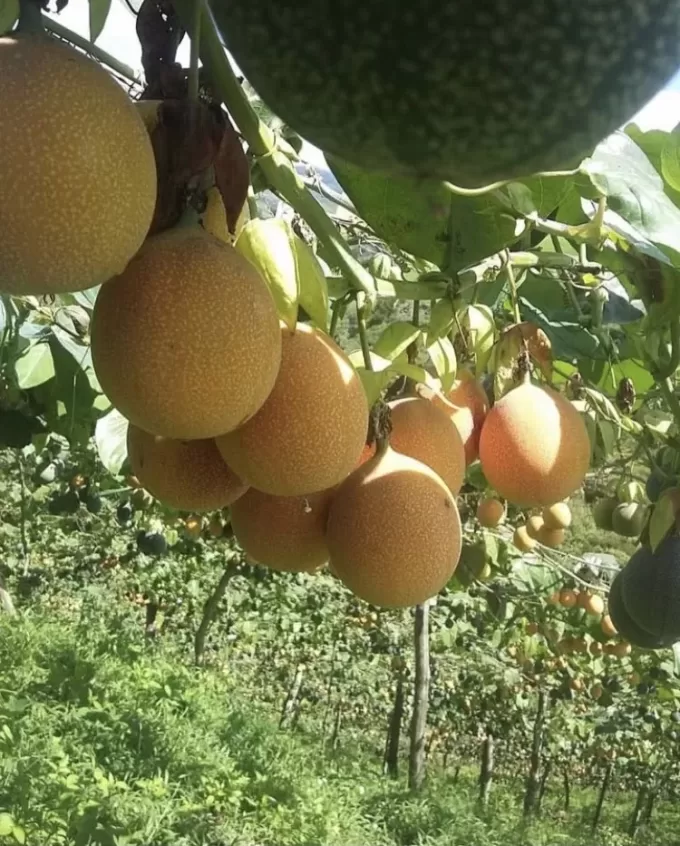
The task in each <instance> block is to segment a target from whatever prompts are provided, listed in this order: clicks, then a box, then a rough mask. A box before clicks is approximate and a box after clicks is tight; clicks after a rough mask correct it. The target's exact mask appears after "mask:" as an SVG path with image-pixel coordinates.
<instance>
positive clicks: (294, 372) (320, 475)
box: [216, 323, 368, 496]
mask: <svg viewBox="0 0 680 846" xmlns="http://www.w3.org/2000/svg"><path fill="white" fill-rule="evenodd" d="M282 335H283V354H282V358H281V369H280V371H279V375H278V377H277V380H276V384H275V385H274V389H273V390H272V392H271V394H270V395H269V397H268V399H267V401H266V402H265V404H264V405H263V406H262V408H261V409H260V410H259V411H258V412H257V414H256V415H255V416H254V417H253V418H252V419H251V420H249V421H248V422H247V423H246V424H245V425H244V426H241V427H240V428H239V429H237V430H236V431H234V432H230V433H229V434H226V435H224V436H222V437H219V438H217V441H216V442H217V446H218V448H219V450H220V452H221V453H222V456H223V457H224V459H225V461H226V462H227V463H228V464H229V466H230V467H231V468H232V470H234V472H235V473H237V474H238V475H239V476H240V477H241V478H242V479H243V480H244V481H245V482H247V483H248V484H250V485H251V486H252V487H254V488H257V489H258V490H260V491H264V492H265V493H270V494H274V495H276V496H299V495H301V494H308V493H314V492H316V491H322V490H326V489H327V488H331V487H333V486H334V485H337V484H338V483H339V482H341V481H342V480H343V479H344V478H345V477H346V476H347V475H348V474H349V473H351V471H352V470H353V469H354V468H355V467H356V465H357V462H358V460H359V456H360V455H361V452H362V450H363V449H364V445H365V441H366V431H367V429H368V402H367V400H366V394H365V392H364V389H363V386H362V384H361V380H360V379H359V376H358V375H357V373H356V371H355V370H354V368H353V367H352V364H351V362H350V360H349V358H348V357H347V356H346V354H345V353H344V352H343V350H341V349H340V347H339V346H338V345H337V344H336V343H335V342H334V341H333V340H331V338H329V337H328V335H326V334H324V333H323V332H320V331H319V330H318V329H315V328H313V327H311V326H309V325H307V324H304V323H298V325H297V327H296V329H295V331H290V330H289V329H284V330H283V331H282Z"/></svg>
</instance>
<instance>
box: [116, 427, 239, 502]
mask: <svg viewBox="0 0 680 846" xmlns="http://www.w3.org/2000/svg"><path fill="white" fill-rule="evenodd" d="M127 448H128V459H129V461H130V466H131V467H132V471H133V473H134V474H135V475H136V476H137V478H138V479H139V480H140V482H141V483H142V485H143V486H144V487H145V488H146V490H148V491H149V493H151V494H153V496H155V497H156V498H157V499H159V500H160V501H161V502H163V503H164V504H165V505H169V506H170V507H171V508H176V509H177V510H178V511H212V510H215V509H218V508H224V507H225V506H227V505H231V503H232V502H234V501H235V500H237V499H238V498H239V497H240V496H242V495H243V494H244V493H245V492H246V491H247V490H248V486H247V485H245V484H244V483H243V482H242V481H241V480H240V479H239V478H238V476H236V474H235V473H233V472H232V471H231V470H230V468H229V467H227V465H226V464H225V463H224V461H223V459H222V456H221V455H220V452H219V450H218V449H217V445H216V444H215V441H214V440H211V439H206V440H197V441H180V440H175V439H174V438H162V437H160V436H159V435H150V434H149V433H148V432H145V431H144V430H143V429H140V428H139V427H138V426H135V425H133V424H132V423H131V424H130V425H129V426H128V433H127Z"/></svg>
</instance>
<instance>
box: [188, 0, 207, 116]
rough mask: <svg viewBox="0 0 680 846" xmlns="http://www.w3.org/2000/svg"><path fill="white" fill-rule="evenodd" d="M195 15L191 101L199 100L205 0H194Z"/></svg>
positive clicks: (189, 88) (190, 81)
mask: <svg viewBox="0 0 680 846" xmlns="http://www.w3.org/2000/svg"><path fill="white" fill-rule="evenodd" d="M193 2H194V10H193V11H194V17H193V27H192V31H191V53H190V55H189V84H188V91H187V96H188V97H189V102H190V103H197V102H198V90H199V85H198V53H199V46H200V41H201V19H202V17H203V0H193Z"/></svg>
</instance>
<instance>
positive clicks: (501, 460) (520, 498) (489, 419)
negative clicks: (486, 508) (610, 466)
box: [479, 383, 590, 506]
mask: <svg viewBox="0 0 680 846" xmlns="http://www.w3.org/2000/svg"><path fill="white" fill-rule="evenodd" d="M479 456H480V460H481V462H482V469H483V471H484V475H485V476H486V478H487V479H488V481H489V484H490V485H491V486H492V487H493V488H494V489H495V490H497V491H498V493H499V494H501V496H503V497H505V499H507V500H509V501H510V502H513V503H515V504H516V505H521V506H536V505H551V504H552V503H554V502H557V501H559V500H562V499H564V498H565V497H566V496H568V495H569V494H571V493H573V492H574V491H575V490H576V489H577V488H578V487H580V486H581V484H582V483H583V480H584V478H585V475H586V472H587V470H588V465H589V462H590V439H589V437H588V432H587V430H586V427H585V424H584V423H583V420H582V418H581V415H580V414H579V413H578V411H577V410H576V409H575V408H574V406H573V405H572V404H571V403H570V402H569V401H568V400H567V399H565V398H564V397H563V396H562V395H561V394H558V393H557V392H555V391H553V390H552V389H550V388H542V387H539V386H538V385H533V384H529V383H526V384H523V385H520V386H519V387H517V388H514V389H513V390H511V391H509V392H508V393H507V394H506V395H505V396H504V397H503V398H502V399H500V400H499V401H498V402H497V403H496V404H495V405H494V406H493V408H492V409H491V411H490V412H489V413H488V414H487V416H486V420H485V421H484V426H483V427H482V434H481V438H480V442H479Z"/></svg>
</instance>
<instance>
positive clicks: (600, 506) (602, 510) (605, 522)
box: [593, 496, 619, 532]
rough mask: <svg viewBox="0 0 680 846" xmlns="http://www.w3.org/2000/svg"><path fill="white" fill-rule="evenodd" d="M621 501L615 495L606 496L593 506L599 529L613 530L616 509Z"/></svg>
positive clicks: (594, 517) (594, 518)
mask: <svg viewBox="0 0 680 846" xmlns="http://www.w3.org/2000/svg"><path fill="white" fill-rule="evenodd" d="M618 505H619V502H618V500H617V499H615V498H614V497H613V496H606V497H603V498H602V499H598V501H597V502H596V503H595V505H594V506H593V520H594V521H595V525H596V526H597V528H598V529H604V531H605V532H611V531H613V527H612V521H613V517H614V509H615V508H617V507H618Z"/></svg>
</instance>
